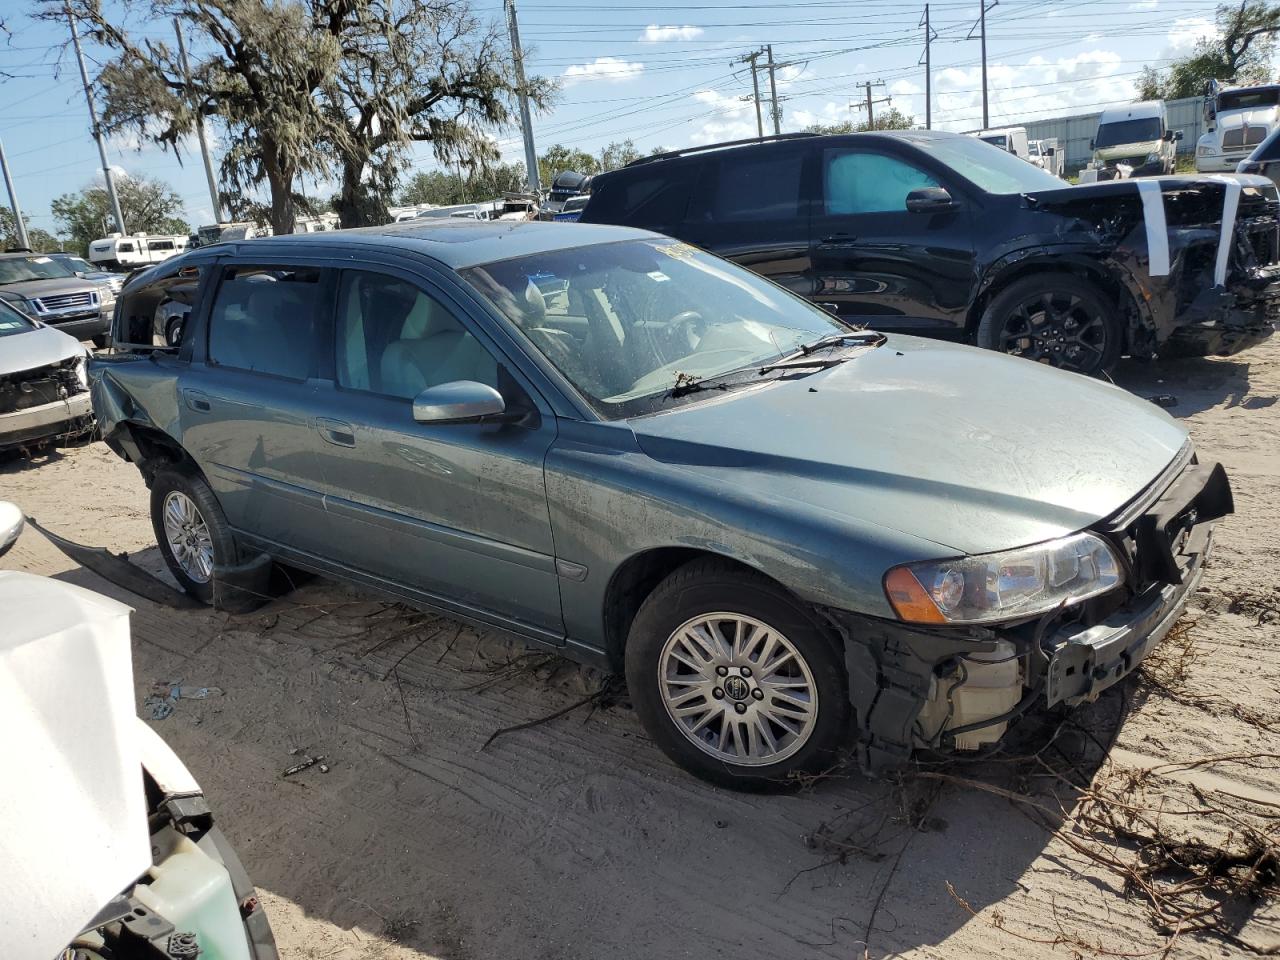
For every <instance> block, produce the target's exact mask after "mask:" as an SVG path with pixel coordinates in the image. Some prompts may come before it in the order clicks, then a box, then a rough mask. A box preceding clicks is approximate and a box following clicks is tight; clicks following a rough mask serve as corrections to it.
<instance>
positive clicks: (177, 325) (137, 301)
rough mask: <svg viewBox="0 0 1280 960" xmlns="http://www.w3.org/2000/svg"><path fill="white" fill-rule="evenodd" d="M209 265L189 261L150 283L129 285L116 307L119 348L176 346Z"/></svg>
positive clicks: (185, 327)
mask: <svg viewBox="0 0 1280 960" xmlns="http://www.w3.org/2000/svg"><path fill="white" fill-rule="evenodd" d="M208 269H209V265H208V264H205V263H188V264H184V265H183V266H182V267H181V268H179V269H178V270H176V271H174V272H166V273H165V274H164V275H163V276H161V277H158V278H156V279H155V280H152V281H151V282H150V283H146V284H140V285H135V286H132V287H128V288H126V290H125V292H124V293H123V294H121V296H120V299H119V301H118V303H117V306H116V318H115V324H116V326H115V331H114V337H115V341H116V345H117V346H120V347H176V346H179V345H181V343H182V338H183V332H184V331H185V330H186V329H187V327H188V326H189V324H188V322H187V321H189V320H190V319H191V311H192V309H193V308H194V306H195V302H196V293H197V292H198V290H199V289H200V281H201V280H202V279H203V278H204V276H205V274H206V272H207V271H208Z"/></svg>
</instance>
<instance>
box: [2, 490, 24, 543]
mask: <svg viewBox="0 0 1280 960" xmlns="http://www.w3.org/2000/svg"><path fill="white" fill-rule="evenodd" d="M24 524H25V521H24V520H23V519H22V511H21V510H19V509H18V508H17V507H16V506H15V505H14V504H12V503H9V502H8V501H7V500H0V557H3V556H4V555H5V554H6V553H8V552H9V549H10V548H11V547H12V546H13V545H14V544H15V543H17V542H18V537H20V536H22V528H23V526H24Z"/></svg>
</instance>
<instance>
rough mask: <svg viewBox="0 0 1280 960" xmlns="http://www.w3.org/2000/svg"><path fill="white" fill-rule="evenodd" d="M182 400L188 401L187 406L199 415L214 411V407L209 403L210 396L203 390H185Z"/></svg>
mask: <svg viewBox="0 0 1280 960" xmlns="http://www.w3.org/2000/svg"><path fill="white" fill-rule="evenodd" d="M182 399H184V400H186V401H187V406H188V407H190V408H191V409H192V410H195V411H197V412H199V413H208V412H209V411H210V410H212V409H213V405H212V404H210V403H209V396H208V394H206V393H205V392H204V391H203V390H183V391H182Z"/></svg>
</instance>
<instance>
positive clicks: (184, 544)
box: [162, 490, 213, 583]
mask: <svg viewBox="0 0 1280 960" xmlns="http://www.w3.org/2000/svg"><path fill="white" fill-rule="evenodd" d="M162 515H163V517H164V535H165V539H166V540H167V541H168V542H169V550H170V551H171V552H172V553H173V558H174V559H175V560H177V561H178V566H179V567H181V568H182V572H183V573H185V574H186V575H187V576H188V577H190V578H191V579H192V580H194V581H195V582H196V583H208V582H209V580H210V579H211V578H212V577H213V538H212V537H211V536H210V535H209V526H208V524H206V523H205V521H204V517H202V516H201V515H200V511H199V509H197V508H196V505H195V502H194V501H193V500H192V499H191V498H190V497H188V496H187V495H186V494H185V493H183V492H182V491H180V490H173V491H170V493H169V495H168V496H166V497H165V498H164V510H163V513H162Z"/></svg>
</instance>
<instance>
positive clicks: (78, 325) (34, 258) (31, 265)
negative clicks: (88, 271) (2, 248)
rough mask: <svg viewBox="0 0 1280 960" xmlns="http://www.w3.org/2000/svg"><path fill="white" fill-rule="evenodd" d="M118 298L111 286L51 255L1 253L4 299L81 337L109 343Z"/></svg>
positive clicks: (0, 285)
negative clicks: (110, 306)
mask: <svg viewBox="0 0 1280 960" xmlns="http://www.w3.org/2000/svg"><path fill="white" fill-rule="evenodd" d="M114 299H115V295H114V293H113V292H112V291H111V288H110V287H109V286H106V285H104V284H102V283H100V282H98V281H95V280H90V279H88V278H86V277H81V276H79V275H77V274H76V272H75V270H73V269H72V268H71V266H70V265H68V264H67V263H65V262H64V261H63V260H61V259H58V258H56V257H54V256H52V255H50V254H45V253H0V300H5V301H8V302H9V303H10V304H11V305H13V306H15V307H17V308H18V309H19V310H21V311H22V312H24V313H26V314H28V315H30V316H33V317H36V318H37V319H39V320H40V321H41V322H43V323H46V324H48V325H49V326H51V327H56V328H57V329H59V330H61V331H62V332H63V333H66V334H69V335H70V336H73V337H75V338H76V339H77V340H92V341H93V344H94V346H97V347H103V346H106V343H107V331H108V330H109V329H110V328H111V312H110V309H109V308H108V306H107V305H108V303H109V302H112V301H114Z"/></svg>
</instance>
